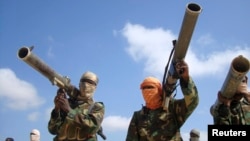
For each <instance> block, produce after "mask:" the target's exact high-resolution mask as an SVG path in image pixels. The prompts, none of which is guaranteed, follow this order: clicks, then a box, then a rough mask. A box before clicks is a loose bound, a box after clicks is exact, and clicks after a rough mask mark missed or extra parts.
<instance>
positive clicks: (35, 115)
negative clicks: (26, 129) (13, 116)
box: [28, 112, 40, 121]
mask: <svg viewBox="0 0 250 141" xmlns="http://www.w3.org/2000/svg"><path fill="white" fill-rule="evenodd" d="M39 117H40V113H39V112H33V113H31V114H29V115H28V120H29V121H37V120H38V118H39Z"/></svg>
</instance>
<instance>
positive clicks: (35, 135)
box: [30, 129, 40, 141]
mask: <svg viewBox="0 0 250 141" xmlns="http://www.w3.org/2000/svg"><path fill="white" fill-rule="evenodd" d="M30 141H40V131H39V130H37V129H32V130H31V132H30Z"/></svg>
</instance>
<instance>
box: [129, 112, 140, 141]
mask: <svg viewBox="0 0 250 141" xmlns="http://www.w3.org/2000/svg"><path fill="white" fill-rule="evenodd" d="M136 123H137V119H136V112H134V114H133V116H132V119H131V121H130V123H129V126H128V131H127V137H126V141H138V140H139V138H138V131H137V128H136V126H137V125H136Z"/></svg>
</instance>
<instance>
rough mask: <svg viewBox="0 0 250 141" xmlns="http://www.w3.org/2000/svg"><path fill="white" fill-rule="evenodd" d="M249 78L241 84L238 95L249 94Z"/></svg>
mask: <svg viewBox="0 0 250 141" xmlns="http://www.w3.org/2000/svg"><path fill="white" fill-rule="evenodd" d="M247 79H248V78H247V76H245V77H244V78H243V79H242V81H241V82H240V84H239V86H238V88H237V91H236V93H237V94H238V93H241V94H248V89H247Z"/></svg>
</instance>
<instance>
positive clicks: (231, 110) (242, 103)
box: [213, 76, 250, 125]
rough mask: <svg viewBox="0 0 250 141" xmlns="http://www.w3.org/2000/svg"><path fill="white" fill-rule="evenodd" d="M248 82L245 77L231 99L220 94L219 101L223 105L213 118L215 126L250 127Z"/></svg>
mask: <svg viewBox="0 0 250 141" xmlns="http://www.w3.org/2000/svg"><path fill="white" fill-rule="evenodd" d="M247 81H248V77H247V76H245V77H244V78H243V79H242V81H241V83H240V84H239V86H238V88H237V91H236V92H235V94H234V96H233V98H231V99H228V98H226V97H224V96H223V95H222V94H221V93H220V91H219V92H218V100H219V101H220V103H222V104H221V105H219V108H218V109H217V111H215V113H217V114H215V115H214V116H213V119H214V124H215V125H218V124H219V125H250V92H249V91H248V88H247Z"/></svg>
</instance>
